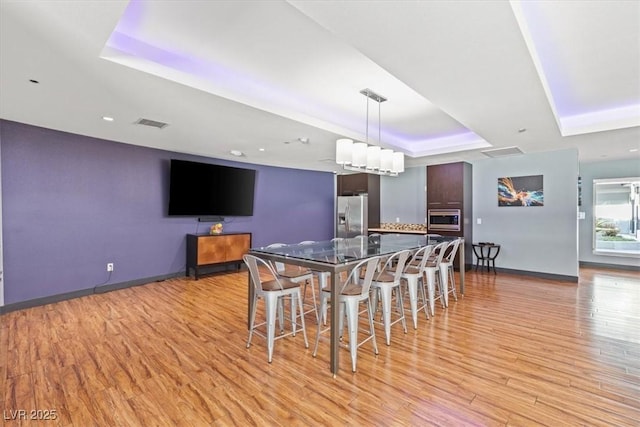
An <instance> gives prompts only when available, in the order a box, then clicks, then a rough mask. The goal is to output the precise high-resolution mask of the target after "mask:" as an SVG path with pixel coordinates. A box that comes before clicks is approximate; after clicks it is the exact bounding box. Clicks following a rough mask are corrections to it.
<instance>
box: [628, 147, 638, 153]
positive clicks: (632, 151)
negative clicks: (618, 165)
mask: <svg viewBox="0 0 640 427" xmlns="http://www.w3.org/2000/svg"><path fill="white" fill-rule="evenodd" d="M636 151H638V149H637V148H632V149H630V150H629V152H630V153H635V152H636Z"/></svg>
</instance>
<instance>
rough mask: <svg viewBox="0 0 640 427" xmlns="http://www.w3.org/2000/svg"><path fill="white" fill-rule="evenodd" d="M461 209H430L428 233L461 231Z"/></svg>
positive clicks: (428, 213)
mask: <svg viewBox="0 0 640 427" xmlns="http://www.w3.org/2000/svg"><path fill="white" fill-rule="evenodd" d="M460 221H461V219H460V209H429V210H428V212H427V231H436V232H437V231H460Z"/></svg>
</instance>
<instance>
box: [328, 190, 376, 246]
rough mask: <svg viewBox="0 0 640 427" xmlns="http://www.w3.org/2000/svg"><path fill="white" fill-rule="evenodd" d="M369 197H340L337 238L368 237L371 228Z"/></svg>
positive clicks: (338, 199) (338, 201)
mask: <svg viewBox="0 0 640 427" xmlns="http://www.w3.org/2000/svg"><path fill="white" fill-rule="evenodd" d="M368 206H369V205H368V200H367V195H366V194H364V195H361V196H338V198H337V200H336V207H337V218H336V237H344V238H349V237H355V236H358V235H360V234H362V235H365V236H366V235H367V233H368V231H367V229H368V227H369V215H368V213H369V211H368Z"/></svg>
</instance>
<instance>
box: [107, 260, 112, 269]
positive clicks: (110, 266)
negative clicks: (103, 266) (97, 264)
mask: <svg viewBox="0 0 640 427" xmlns="http://www.w3.org/2000/svg"><path fill="white" fill-rule="evenodd" d="M107 271H113V263H112V262H110V263H107Z"/></svg>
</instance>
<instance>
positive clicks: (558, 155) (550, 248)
mask: <svg viewBox="0 0 640 427" xmlns="http://www.w3.org/2000/svg"><path fill="white" fill-rule="evenodd" d="M527 175H543V177H544V178H543V180H544V182H543V185H544V206H539V207H515V206H514V207H498V199H497V182H498V178H501V177H514V176H527ZM473 209H474V212H473V222H474V229H473V237H474V240H475V241H476V242H485V241H489V242H495V243H499V244H500V245H502V249H501V252H500V255H499V257H498V258H497V260H496V266H497V267H498V268H507V269H515V270H521V271H530V272H538V273H548V274H553V275H561V276H570V277H575V278H577V277H578V249H577V247H578V246H577V245H578V220H577V212H578V152H577V150H574V149H569V150H561V151H552V152H544V153H535V154H524V155H519V156H508V157H503V158H496V159H486V160H478V161H475V162H474V163H473ZM478 218H481V219H482V224H477V219H478Z"/></svg>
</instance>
